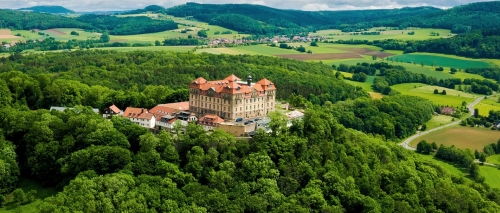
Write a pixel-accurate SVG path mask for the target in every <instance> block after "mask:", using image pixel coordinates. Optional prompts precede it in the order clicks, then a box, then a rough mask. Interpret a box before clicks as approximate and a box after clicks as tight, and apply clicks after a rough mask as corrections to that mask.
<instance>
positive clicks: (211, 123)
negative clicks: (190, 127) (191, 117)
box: [198, 114, 224, 131]
mask: <svg viewBox="0 0 500 213" xmlns="http://www.w3.org/2000/svg"><path fill="white" fill-rule="evenodd" d="M222 122H224V119H222V118H220V117H219V116H217V115H210V114H207V115H205V116H203V117H201V118H200V119H199V120H198V125H201V126H202V127H203V129H204V130H205V131H212V130H214V129H215V126H216V124H218V123H222Z"/></svg>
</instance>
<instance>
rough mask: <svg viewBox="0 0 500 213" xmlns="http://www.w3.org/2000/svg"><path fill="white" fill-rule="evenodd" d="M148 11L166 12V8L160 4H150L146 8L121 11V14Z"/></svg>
mask: <svg viewBox="0 0 500 213" xmlns="http://www.w3.org/2000/svg"><path fill="white" fill-rule="evenodd" d="M146 12H151V13H165V8H164V7H162V6H158V5H149V6H147V7H145V8H144V9H137V10H130V11H124V12H121V14H140V13H146Z"/></svg>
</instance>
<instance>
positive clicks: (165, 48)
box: [95, 46, 194, 52]
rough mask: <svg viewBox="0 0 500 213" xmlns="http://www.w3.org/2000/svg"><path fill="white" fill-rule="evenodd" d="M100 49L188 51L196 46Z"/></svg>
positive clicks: (119, 50) (109, 48) (108, 48)
mask: <svg viewBox="0 0 500 213" xmlns="http://www.w3.org/2000/svg"><path fill="white" fill-rule="evenodd" d="M95 49H98V50H116V51H118V52H128V51H136V50H142V51H174V52H188V51H191V50H193V49H194V46H150V47H103V48H95Z"/></svg>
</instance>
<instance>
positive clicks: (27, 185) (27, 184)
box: [0, 178, 58, 213]
mask: <svg viewBox="0 0 500 213" xmlns="http://www.w3.org/2000/svg"><path fill="white" fill-rule="evenodd" d="M18 188H21V189H23V191H24V192H25V193H27V192H29V191H30V190H36V191H37V194H36V198H37V199H36V200H35V201H34V202H32V203H29V204H27V205H22V206H20V207H17V208H15V207H14V204H13V203H8V204H7V205H6V206H5V207H2V208H0V212H1V213H4V212H5V213H7V212H37V206H38V204H40V203H41V202H42V200H43V199H45V198H46V197H49V196H52V195H55V194H56V193H57V192H58V191H57V190H56V189H55V188H47V187H42V186H41V185H40V184H38V183H37V182H35V181H33V180H31V179H27V178H20V179H19V185H18ZM11 199H12V196H11V195H7V202H9V201H11Z"/></svg>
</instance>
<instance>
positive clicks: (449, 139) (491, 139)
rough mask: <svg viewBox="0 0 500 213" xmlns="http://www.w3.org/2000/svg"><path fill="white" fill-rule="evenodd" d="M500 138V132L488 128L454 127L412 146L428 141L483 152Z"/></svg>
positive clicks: (416, 140)
mask: <svg viewBox="0 0 500 213" xmlns="http://www.w3.org/2000/svg"><path fill="white" fill-rule="evenodd" d="M499 138H500V131H494V130H490V129H488V128H478V127H463V126H454V127H449V128H444V129H442V130H438V131H435V132H432V133H429V134H427V135H423V136H421V137H418V138H416V139H415V140H413V141H412V142H411V143H410V145H412V146H414V147H415V146H416V145H417V144H418V142H420V141H422V140H426V141H427V142H429V143H432V142H436V143H437V144H438V145H440V144H443V145H445V146H451V145H455V146H456V147H457V148H460V149H466V148H469V149H470V150H472V151H474V150H476V149H477V150H483V147H484V146H485V145H487V144H490V143H496V142H497V141H498V139H499Z"/></svg>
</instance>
